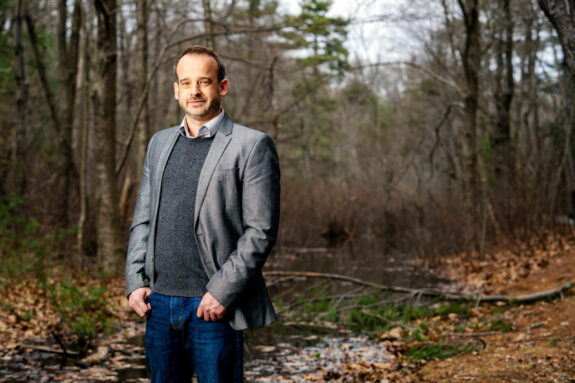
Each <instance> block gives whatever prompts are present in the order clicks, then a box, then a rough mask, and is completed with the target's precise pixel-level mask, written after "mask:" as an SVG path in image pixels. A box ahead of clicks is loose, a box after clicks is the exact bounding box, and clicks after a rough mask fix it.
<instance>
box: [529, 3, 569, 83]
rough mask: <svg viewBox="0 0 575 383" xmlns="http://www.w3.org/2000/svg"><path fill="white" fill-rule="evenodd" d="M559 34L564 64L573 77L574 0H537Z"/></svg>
mask: <svg viewBox="0 0 575 383" xmlns="http://www.w3.org/2000/svg"><path fill="white" fill-rule="evenodd" d="M537 2H538V3H539V6H540V7H541V9H542V10H543V12H544V13H545V16H547V18H548V19H549V21H551V24H553V27H554V28H555V30H556V31H557V35H559V42H560V43H561V47H562V48H563V53H564V57H565V64H567V68H569V72H571V75H572V77H573V78H575V0H537Z"/></svg>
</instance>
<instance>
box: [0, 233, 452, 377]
mask: <svg viewBox="0 0 575 383" xmlns="http://www.w3.org/2000/svg"><path fill="white" fill-rule="evenodd" d="M384 248H385V247H384V244H383V243H382V242H381V241H379V240H377V239H368V240H361V241H359V240H358V241H354V242H349V243H346V244H344V245H342V246H339V247H337V248H324V247H318V248H281V249H278V250H276V251H275V253H274V254H272V255H271V256H270V258H269V259H268V262H267V263H266V267H265V271H273V270H290V271H309V272H321V273H333V274H343V275H347V276H351V277H355V278H360V279H362V280H365V281H370V282H375V283H380V284H385V285H390V286H402V287H409V288H432V287H433V288H436V289H437V288H442V287H446V286H448V285H449V284H448V281H445V280H442V279H440V278H437V277H436V276H434V275H433V274H432V273H431V272H430V271H426V270H423V269H421V268H419V267H417V266H414V263H412V262H410V261H411V260H412V258H410V257H409V256H407V255H402V254H385V253H384V251H383V249H384ZM313 283H317V281H310V280H299V281H296V282H295V283H294V282H291V283H289V282H287V283H286V284H283V283H280V284H276V285H274V286H272V287H271V288H270V293H271V295H272V298H273V299H277V298H278V297H281V299H282V301H285V300H290V299H295V298H297V296H298V295H299V294H301V293H303V292H304V291H306V290H307V289H308V288H309V287H310V286H313ZM288 285H289V287H288ZM354 287H355V286H350V285H349V284H348V285H346V284H345V283H343V284H342V283H333V284H329V289H330V290H329V293H330V294H343V293H346V292H347V291H348V290H349V289H351V288H354ZM144 328H145V324H144V322H132V323H123V324H122V325H121V328H118V331H117V332H116V333H115V334H113V335H112V336H109V337H106V338H105V339H106V341H105V345H106V346H107V347H108V354H107V355H106V357H105V359H104V360H105V363H102V364H94V365H90V364H84V365H78V364H74V362H73V361H71V360H63V359H62V358H61V357H59V356H54V354H50V353H46V352H42V351H38V350H34V349H31V348H26V347H21V348H19V349H16V350H9V351H7V350H0V382H7V383H8V382H29V381H34V382H88V383H89V382H103V381H111V382H146V381H148V372H147V370H146V366H145V358H144ZM244 339H245V343H244V350H245V352H244V361H245V381H246V382H255V381H258V382H266V381H269V382H284V381H285V382H299V381H304V380H305V376H306V375H308V374H311V373H314V372H317V371H318V370H322V371H325V373H326V374H335V375H333V376H336V375H337V374H338V371H337V369H338V366H339V365H341V363H342V361H343V360H345V361H346V363H354V361H356V362H361V363H366V362H367V363H372V364H379V363H388V362H389V361H390V357H389V355H388V353H386V351H385V348H384V346H383V345H382V344H381V343H378V342H375V341H373V340H370V339H368V338H367V337H364V336H361V335H358V334H352V333H350V332H346V331H345V330H341V329H334V330H333V331H330V330H329V329H327V330H326V329H309V328H306V329H302V328H300V327H297V326H286V325H284V324H283V323H282V321H278V322H276V323H275V324H274V325H272V326H268V327H266V328H264V329H260V330H257V331H245V332H244ZM330 376H332V375H330Z"/></svg>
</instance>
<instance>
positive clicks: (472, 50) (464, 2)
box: [458, 0, 484, 244]
mask: <svg viewBox="0 0 575 383" xmlns="http://www.w3.org/2000/svg"><path fill="white" fill-rule="evenodd" d="M458 1H459V6H460V8H461V11H462V13H463V20H464V27H465V47H464V50H463V52H462V57H461V61H462V64H463V71H464V75H465V84H466V92H465V97H464V105H465V106H464V118H463V137H464V142H463V163H464V175H463V177H464V183H465V191H466V196H465V197H466V202H467V205H468V207H469V209H470V211H471V218H472V222H473V225H474V231H475V234H474V236H475V238H476V239H475V242H476V244H479V243H477V239H478V237H477V234H478V231H477V229H478V228H479V227H478V225H480V223H481V222H483V217H482V215H483V213H484V212H483V210H484V209H483V196H482V194H483V193H482V183H481V178H480V172H479V158H478V153H477V112H478V110H479V70H480V66H481V44H480V38H481V36H480V24H479V6H478V0H458Z"/></svg>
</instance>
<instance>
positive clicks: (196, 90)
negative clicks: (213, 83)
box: [191, 83, 201, 94]
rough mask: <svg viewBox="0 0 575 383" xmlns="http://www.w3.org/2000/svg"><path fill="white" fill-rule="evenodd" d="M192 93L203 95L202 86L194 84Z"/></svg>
mask: <svg viewBox="0 0 575 383" xmlns="http://www.w3.org/2000/svg"><path fill="white" fill-rule="evenodd" d="M191 92H192V93H193V94H200V93H201V92H200V84H198V83H194V84H192V88H191Z"/></svg>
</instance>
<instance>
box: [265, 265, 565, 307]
mask: <svg viewBox="0 0 575 383" xmlns="http://www.w3.org/2000/svg"><path fill="white" fill-rule="evenodd" d="M263 274H264V277H305V278H326V279H332V280H338V281H344V282H350V283H354V284H357V285H362V286H368V287H371V288H373V289H376V290H382V291H391V292H396V293H403V294H412V295H421V296H427V297H434V298H440V299H442V300H446V301H459V300H461V301H474V302H507V303H529V302H535V301H538V300H541V299H545V298H548V297H551V296H554V295H557V294H560V293H562V292H564V291H567V290H569V289H571V288H572V287H573V284H574V283H575V280H571V281H569V282H567V283H564V284H563V285H561V286H559V287H556V288H554V289H551V290H546V291H541V292H538V293H534V294H526V295H519V296H510V295H483V294H475V295H474V294H461V293H453V292H444V291H437V290H431V289H410V288H407V287H400V286H387V285H382V284H379V283H374V282H369V281H364V280H362V279H359V278H354V277H349V276H347V275H341V274H329V273H317V272H311V271H266V272H264V273H263Z"/></svg>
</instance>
